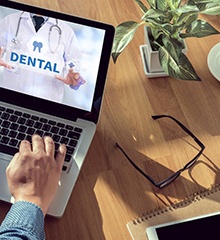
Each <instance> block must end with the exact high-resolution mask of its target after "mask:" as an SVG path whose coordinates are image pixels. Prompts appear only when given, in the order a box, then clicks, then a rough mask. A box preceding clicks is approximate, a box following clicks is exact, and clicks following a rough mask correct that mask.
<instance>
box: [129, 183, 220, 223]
mask: <svg viewBox="0 0 220 240" xmlns="http://www.w3.org/2000/svg"><path fill="white" fill-rule="evenodd" d="M219 191H220V185H219V184H217V185H215V186H213V187H211V188H209V189H205V190H201V191H198V192H196V193H194V194H192V195H189V196H188V197H187V198H185V199H183V200H182V201H180V202H177V203H173V204H172V205H169V206H166V207H159V208H155V209H153V210H151V211H148V212H146V213H143V214H142V215H141V216H139V217H137V218H135V219H133V220H132V222H133V224H134V225H138V224H141V223H142V222H145V221H147V220H149V219H152V218H154V217H157V216H160V215H161V214H163V213H166V212H170V211H175V210H176V209H178V208H181V207H185V206H187V205H189V204H191V203H193V202H198V201H200V200H202V199H203V198H205V197H206V196H209V195H212V194H213V193H215V192H219Z"/></svg>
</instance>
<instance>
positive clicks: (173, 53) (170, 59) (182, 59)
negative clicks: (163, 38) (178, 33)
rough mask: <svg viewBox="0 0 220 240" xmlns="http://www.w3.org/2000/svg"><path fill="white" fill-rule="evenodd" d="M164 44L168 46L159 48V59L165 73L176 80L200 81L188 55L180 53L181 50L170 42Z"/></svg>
mask: <svg viewBox="0 0 220 240" xmlns="http://www.w3.org/2000/svg"><path fill="white" fill-rule="evenodd" d="M164 43H165V44H166V46H165V45H164V46H160V48H159V59H160V63H161V66H162V68H163V70H164V71H165V73H166V74H168V75H169V76H171V77H173V78H175V79H181V80H195V81H199V80H200V78H199V76H198V75H197V74H196V72H195V70H194V68H193V66H192V64H191V63H190V61H189V60H188V58H187V57H186V55H185V54H183V53H182V52H181V51H179V50H180V48H179V47H177V48H176V44H175V43H174V42H171V41H168V40H167V42H164Z"/></svg>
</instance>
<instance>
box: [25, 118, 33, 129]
mask: <svg viewBox="0 0 220 240" xmlns="http://www.w3.org/2000/svg"><path fill="white" fill-rule="evenodd" d="M26 125H27V126H28V127H33V125H34V120H31V119H28V120H27V122H26Z"/></svg>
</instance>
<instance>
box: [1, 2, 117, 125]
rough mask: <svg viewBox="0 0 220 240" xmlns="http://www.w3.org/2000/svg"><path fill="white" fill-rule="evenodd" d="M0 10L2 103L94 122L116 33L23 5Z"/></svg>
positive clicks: (107, 27)
mask: <svg viewBox="0 0 220 240" xmlns="http://www.w3.org/2000/svg"><path fill="white" fill-rule="evenodd" d="M0 5H1V6H0V47H1V51H0V53H1V59H0V88H1V89H0V94H1V95H2V97H0V100H2V101H7V102H9V103H16V104H18V105H20V106H24V107H28V108H32V109H34V110H39V111H43V112H47V113H51V114H55V115H58V116H61V117H67V118H70V119H74V118H78V117H80V118H85V119H89V120H92V121H94V122H97V118H98V114H99V110H100V104H101V100H102V95H103V91H104V85H105V79H106V74H107V69H108V63H109V58H110V54H111V45H112V41H113V35H114V28H113V27H112V26H110V25H108V24H105V23H100V22H96V21H93V20H89V19H83V18H80V17H75V16H69V15H65V14H61V13H56V12H52V11H49V10H46V9H40V8H35V7H32V6H27V5H23V4H18V3H13V2H8V1H3V2H2V1H1V3H0ZM14 101H15V102H14ZM64 115H65V116H64Z"/></svg>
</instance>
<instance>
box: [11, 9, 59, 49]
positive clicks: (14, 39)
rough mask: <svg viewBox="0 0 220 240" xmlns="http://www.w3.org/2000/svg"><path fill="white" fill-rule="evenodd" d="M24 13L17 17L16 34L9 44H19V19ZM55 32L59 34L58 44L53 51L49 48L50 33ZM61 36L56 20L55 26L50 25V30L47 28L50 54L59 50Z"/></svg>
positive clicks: (49, 42) (49, 43) (49, 44)
mask: <svg viewBox="0 0 220 240" xmlns="http://www.w3.org/2000/svg"><path fill="white" fill-rule="evenodd" d="M23 13H24V12H22V13H21V16H20V17H19V20H18V25H17V29H16V32H15V36H14V37H13V38H12V40H11V42H12V43H14V44H16V45H18V44H19V43H20V41H19V39H18V33H19V30H20V25H21V19H22V14H23ZM53 29H54V30H56V31H58V33H59V39H58V42H57V46H56V48H55V49H52V47H51V33H52V31H53ZM61 35H62V30H61V28H60V27H59V26H58V20H57V19H56V24H54V25H52V26H51V27H50V28H49V33H48V46H49V49H50V51H51V52H52V53H55V52H56V50H57V49H58V48H59V46H60V41H61Z"/></svg>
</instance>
